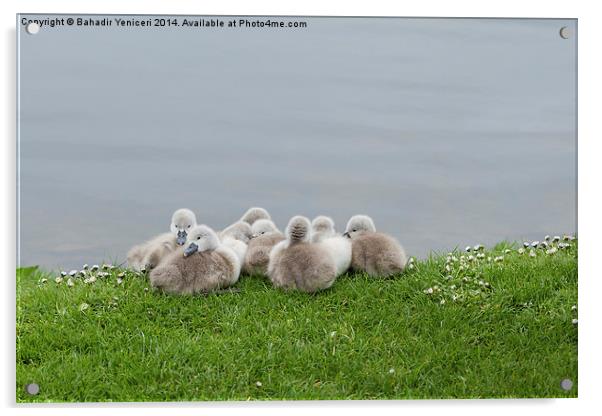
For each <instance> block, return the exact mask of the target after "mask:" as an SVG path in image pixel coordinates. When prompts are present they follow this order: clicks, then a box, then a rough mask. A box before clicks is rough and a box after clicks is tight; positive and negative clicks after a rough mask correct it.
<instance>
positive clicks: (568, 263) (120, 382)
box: [16, 240, 578, 402]
mask: <svg viewBox="0 0 602 416" xmlns="http://www.w3.org/2000/svg"><path fill="white" fill-rule="evenodd" d="M570 244H571V246H570V247H568V248H565V249H561V250H558V252H556V253H555V254H546V252H545V249H537V250H534V252H535V253H536V257H530V256H529V255H528V253H529V250H527V252H526V253H524V254H519V253H518V251H517V249H516V248H517V247H518V246H516V245H514V246H513V245H510V244H507V243H502V244H499V245H497V246H496V247H494V248H493V249H492V250H485V251H484V252H483V254H484V258H475V259H474V260H473V261H469V260H468V256H469V255H471V253H464V252H458V251H456V252H454V253H453V255H452V256H449V258H448V256H447V255H441V256H432V257H431V258H429V259H427V260H425V261H416V262H414V263H413V266H412V268H411V269H409V270H407V272H406V273H405V274H404V275H403V276H398V277H396V278H393V279H387V280H376V279H373V278H370V277H368V276H366V275H364V274H362V273H356V274H348V275H344V276H342V277H341V278H340V279H338V280H337V282H336V283H335V285H334V287H333V288H332V289H330V290H328V291H326V292H323V293H320V294H317V295H306V294H302V293H286V292H283V291H280V290H275V289H273V288H272V287H271V285H270V284H269V283H268V282H267V281H266V280H265V279H263V278H260V277H255V276H243V277H241V280H240V281H239V283H238V284H237V288H239V289H240V292H238V293H224V294H219V295H215V294H214V295H208V296H195V297H176V296H168V295H164V294H161V293H157V292H155V291H154V290H153V289H150V288H149V284H148V282H147V280H146V279H145V278H144V276H140V275H137V274H135V273H133V272H130V271H123V270H119V269H117V268H115V269H113V270H111V271H109V272H108V276H106V277H98V278H97V280H96V282H93V283H84V282H83V279H81V278H76V279H72V280H73V281H74V283H75V284H74V285H73V286H72V287H69V286H67V285H66V280H67V279H66V278H65V279H64V280H63V282H61V283H56V282H55V280H54V279H55V277H56V275H51V274H48V273H45V272H43V271H40V270H39V269H37V268H23V269H18V270H17V278H18V285H17V287H18V293H17V296H18V298H17V308H18V310H17V377H16V380H17V383H16V384H17V385H16V392H17V402H88V401H124V402H125V401H197V400H297V399H303V400H311V399H427V398H428V399H432V398H493V397H576V396H577V391H578V389H577V325H576V324H574V323H573V322H572V320H573V319H574V318H576V317H577V311H576V310H575V308H573V305H576V303H577V240H574V241H572V242H571V243H570ZM508 250H509V252H506V251H508ZM460 256H464V258H463V259H460ZM497 256H503V259H502V260H500V259H498V261H495V257H497ZM479 257H482V256H481V255H480V256H479ZM488 257H491V259H488ZM454 258H455V260H454ZM447 266H449V267H447ZM446 268H447V270H446ZM119 273H125V276H124V277H123V280H120V281H119V282H118V274H119ZM43 279H48V280H47V281H44V280H43ZM565 378H569V379H571V380H572V381H573V383H574V385H573V388H572V389H571V390H570V391H564V390H562V389H561V388H560V382H561V380H563V379H565ZM28 383H37V384H39V386H40V392H39V394H38V395H35V396H30V395H29V394H27V393H26V392H25V389H24V385H26V384H28Z"/></svg>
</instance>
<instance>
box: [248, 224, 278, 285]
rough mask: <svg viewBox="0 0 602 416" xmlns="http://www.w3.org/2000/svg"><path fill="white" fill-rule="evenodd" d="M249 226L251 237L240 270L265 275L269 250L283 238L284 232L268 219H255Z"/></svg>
mask: <svg viewBox="0 0 602 416" xmlns="http://www.w3.org/2000/svg"><path fill="white" fill-rule="evenodd" d="M251 228H252V231H253V238H251V240H250V241H249V247H248V248H247V254H246V256H245V260H244V262H243V266H242V270H243V272H244V273H246V274H250V275H263V276H265V275H267V272H268V263H269V260H270V251H271V250H272V248H273V247H274V246H275V245H276V244H277V243H279V242H280V241H283V240H284V234H282V232H280V230H279V229H278V227H276V224H274V223H273V222H272V220H268V219H260V220H257V221H255V222H254V223H253V226H252V227H251Z"/></svg>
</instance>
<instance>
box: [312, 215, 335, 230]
mask: <svg viewBox="0 0 602 416" xmlns="http://www.w3.org/2000/svg"><path fill="white" fill-rule="evenodd" d="M311 230H312V232H316V233H328V234H330V233H332V234H334V233H335V229H334V221H333V220H332V218H330V217H327V216H325V215H319V216H317V217H316V218H314V219H313V221H312V222H311Z"/></svg>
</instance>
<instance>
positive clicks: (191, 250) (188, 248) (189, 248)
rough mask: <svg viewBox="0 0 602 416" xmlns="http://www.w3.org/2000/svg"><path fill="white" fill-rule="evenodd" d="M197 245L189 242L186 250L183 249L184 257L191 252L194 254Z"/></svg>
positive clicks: (197, 247)
mask: <svg viewBox="0 0 602 416" xmlns="http://www.w3.org/2000/svg"><path fill="white" fill-rule="evenodd" d="M198 249H199V246H197V245H196V244H194V243H190V245H189V246H188V247H186V250H184V257H188V256H190V255H191V254H194V253H196V252H197V251H198Z"/></svg>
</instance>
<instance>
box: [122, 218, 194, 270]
mask: <svg viewBox="0 0 602 416" xmlns="http://www.w3.org/2000/svg"><path fill="white" fill-rule="evenodd" d="M195 225H196V215H194V212H192V211H191V210H189V209H186V208H181V209H178V210H176V211H175V212H174V213H173V215H172V216H171V224H170V226H169V229H170V232H169V233H163V234H160V235H158V236H157V237H155V238H153V239H151V240H149V241H146V242H144V243H142V244H139V245H136V246H134V247H132V248H131V249H130V251H129V252H128V255H127V261H128V265H129V267H130V268H132V269H134V270H137V271H141V270H150V269H152V268H154V267H156V266H157V265H158V264H159V263H160V262H161V260H162V259H163V258H164V257H165V256H167V255H168V254H170V253H171V252H173V251H174V250H175V249H176V247H177V246H180V245H183V244H184V243H185V242H186V233H187V232H188V231H189V230H190V229H191V228H192V227H194V226H195Z"/></svg>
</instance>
